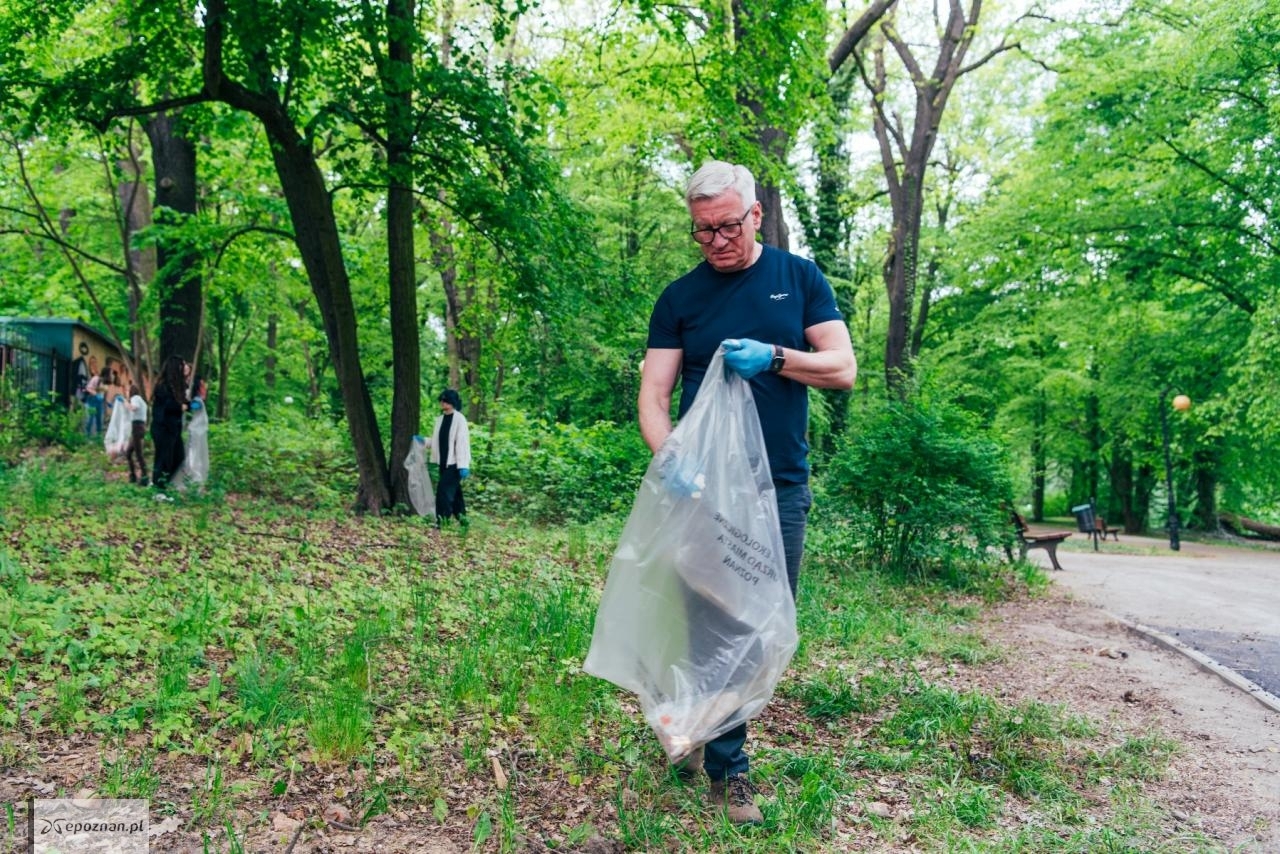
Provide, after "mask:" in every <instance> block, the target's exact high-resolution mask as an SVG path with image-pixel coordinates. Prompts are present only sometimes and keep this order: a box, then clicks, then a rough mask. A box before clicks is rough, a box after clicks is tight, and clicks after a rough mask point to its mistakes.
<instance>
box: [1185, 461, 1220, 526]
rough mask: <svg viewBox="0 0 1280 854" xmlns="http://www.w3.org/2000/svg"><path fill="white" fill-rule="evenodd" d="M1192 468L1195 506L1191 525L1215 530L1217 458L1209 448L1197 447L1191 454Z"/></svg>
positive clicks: (1217, 524) (1216, 521)
mask: <svg viewBox="0 0 1280 854" xmlns="http://www.w3.org/2000/svg"><path fill="white" fill-rule="evenodd" d="M1191 461H1192V465H1193V466H1194V467H1195V468H1194V473H1193V477H1194V479H1195V492H1196V506H1195V510H1194V511H1193V515H1192V517H1191V527H1193V528H1198V529H1200V530H1202V531H1209V532H1216V531H1218V529H1219V522H1218V498H1217V493H1218V477H1217V470H1218V465H1217V464H1218V459H1217V454H1216V453H1215V452H1214V451H1213V450H1212V449H1210V448H1198V449H1197V450H1196V451H1195V452H1194V453H1193V454H1192V455H1191Z"/></svg>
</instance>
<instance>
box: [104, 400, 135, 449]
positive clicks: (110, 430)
mask: <svg viewBox="0 0 1280 854" xmlns="http://www.w3.org/2000/svg"><path fill="white" fill-rule="evenodd" d="M132 438H133V422H132V420H131V419H130V417H129V407H128V406H126V405H125V402H124V398H123V397H117V398H116V401H115V404H114V405H113V406H112V407H111V420H110V421H108V422H107V432H106V433H104V434H103V436H102V444H103V446H104V447H105V448H106V449H107V456H108V457H110V458H111V459H113V460H123V459H124V456H125V454H126V453H127V452H128V450H129V442H130V440H131V439H132Z"/></svg>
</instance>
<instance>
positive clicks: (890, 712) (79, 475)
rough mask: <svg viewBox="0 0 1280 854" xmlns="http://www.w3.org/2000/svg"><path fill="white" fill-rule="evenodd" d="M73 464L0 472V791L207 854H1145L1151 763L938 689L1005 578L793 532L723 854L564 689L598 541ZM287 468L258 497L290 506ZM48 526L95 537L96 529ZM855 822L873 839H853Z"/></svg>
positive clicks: (580, 646)
mask: <svg viewBox="0 0 1280 854" xmlns="http://www.w3.org/2000/svg"><path fill="white" fill-rule="evenodd" d="M254 441H265V439H262V437H255V438H254ZM260 452H261V450H260V449H259V450H255V456H254V459H258V456H256V454H259V453H260ZM100 456H101V455H100V454H95V453H92V452H91V451H90V450H85V451H83V452H81V453H80V454H79V455H77V456H75V457H74V458H73V459H72V460H71V461H70V462H67V463H58V462H54V461H47V462H30V463H26V464H24V465H22V466H20V467H18V468H15V469H10V470H7V471H4V472H0V479H3V486H4V487H5V488H6V489H7V490H8V495H9V496H10V501H9V504H8V505H7V506H6V507H5V508H4V509H3V510H2V511H0V535H2V536H0V761H3V764H5V766H6V767H7V768H9V769H11V771H12V772H13V773H12V774H11V776H17V777H27V776H32V775H34V774H35V773H36V771H37V769H38V768H40V767H41V765H40V760H39V758H38V756H39V753H40V752H41V750H42V749H43V748H42V747H40V746H42V745H43V746H48V747H50V751H49V752H51V751H52V746H53V745H56V744H59V743H64V742H66V741H67V740H68V739H74V740H76V742H77V743H80V744H85V745H90V746H96V747H97V749H98V752H99V755H100V756H101V757H102V758H101V762H100V764H99V765H98V766H97V767H95V768H94V769H92V770H90V771H89V772H88V774H89V779H85V780H83V781H81V783H82V784H83V785H87V786H92V787H94V788H96V789H97V791H99V792H100V793H102V794H104V795H110V796H113V797H145V798H150V799H151V800H152V802H153V804H156V805H159V806H158V808H161V809H164V810H168V811H171V812H172V813H173V814H175V815H178V816H180V817H181V818H182V821H183V823H184V826H185V827H188V828H192V829H194V830H196V831H199V832H200V833H202V834H206V835H207V836H208V837H209V838H215V837H216V838H217V839H219V840H221V841H220V842H219V844H221V845H222V846H223V847H224V848H225V847H226V846H227V845H229V844H233V841H234V840H235V839H238V838H240V837H243V836H244V835H245V833H246V832H247V831H249V830H252V829H255V828H256V829H258V830H261V829H263V828H264V827H265V826H266V825H267V824H268V823H269V821H270V816H271V815H272V814H274V812H275V811H276V810H278V809H281V808H283V806H285V805H291V804H296V803H304V802H305V803H314V799H315V798H316V797H317V795H316V794H315V793H316V792H325V793H326V795H325V796H326V797H332V798H335V799H338V800H341V801H342V802H344V803H345V804H346V805H347V806H348V807H349V808H350V809H351V811H352V815H353V816H354V818H353V820H354V821H356V822H365V821H368V820H370V819H372V818H373V817H374V816H377V815H381V814H383V813H397V812H407V813H411V814H415V815H416V814H421V815H422V816H423V820H424V821H427V822H429V823H431V826H432V827H433V828H435V829H438V830H440V831H441V832H442V833H444V832H447V833H449V834H451V838H453V839H455V841H458V843H459V846H460V847H461V848H468V847H471V846H473V845H475V846H478V847H479V848H481V849H483V850H515V849H516V848H518V847H519V846H520V845H521V844H523V843H522V840H527V839H530V838H532V837H533V836H537V837H538V838H540V839H542V840H543V842H544V843H545V845H546V846H547V847H549V848H560V849H566V848H572V847H573V846H575V845H580V844H583V843H584V842H585V840H587V839H589V838H590V837H591V836H592V835H594V834H601V835H604V836H607V837H609V838H611V839H614V840H617V841H619V842H621V843H622V844H623V845H624V846H625V847H626V848H627V849H628V850H720V851H730V850H732V851H823V850H840V846H841V844H843V843H842V840H846V839H849V838H855V837H858V838H861V839H863V840H867V841H868V844H869V845H870V846H871V847H877V846H878V847H881V848H885V849H886V850H887V849H891V848H892V846H893V845H895V844H898V843H899V842H901V840H902V839H903V838H904V835H909V836H910V837H911V838H912V839H913V843H912V844H913V845H915V846H916V847H918V848H920V849H921V850H939V851H940V850H946V851H969V850H972V851H1010V852H1013V851H1018V852H1034V851H1085V850H1087V851H1094V850H1099V851H1105V850H1115V851H1131V850H1132V851H1138V850H1141V851H1163V850H1175V849H1173V848H1171V847H1170V846H1169V844H1168V843H1167V842H1166V841H1165V839H1164V837H1162V836H1161V833H1162V832H1163V831H1162V830H1161V828H1162V827H1164V826H1165V825H1163V824H1162V823H1161V821H1160V813H1159V810H1158V809H1156V808H1155V807H1153V806H1152V805H1151V804H1150V803H1148V802H1146V801H1144V800H1143V798H1142V795H1141V784H1142V783H1143V782H1145V781H1149V780H1152V779H1158V778H1159V777H1160V775H1162V774H1163V773H1164V772H1165V770H1166V769H1167V766H1168V761H1169V758H1170V757H1171V756H1172V755H1173V753H1174V751H1175V750H1176V745H1174V744H1172V743H1171V742H1169V741H1167V740H1165V739H1164V738H1162V737H1161V736H1160V735H1159V734H1158V733H1146V732H1141V733H1120V734H1117V733H1115V732H1113V731H1112V730H1111V729H1108V730H1107V732H1106V734H1105V736H1104V735H1102V734H1100V733H1099V729H1098V728H1097V727H1096V726H1095V725H1094V724H1093V723H1091V722H1089V721H1086V720H1082V719H1080V718H1078V717H1076V716H1073V715H1072V714H1071V713H1070V711H1069V710H1067V709H1061V708H1057V707H1052V706H1046V705H1043V704H1021V705H1010V704H1008V703H1006V702H1004V701H1002V700H1000V699H998V698H995V697H991V696H987V695H984V694H981V693H978V692H976V691H972V690H965V689H964V688H963V687H957V682H958V680H957V679H954V678H952V677H953V676H954V674H955V673H956V672H958V671H962V670H963V669H964V668H970V667H980V666H982V665H983V664H984V663H987V662H990V661H993V660H995V659H996V658H998V657H999V655H1000V654H1001V651H999V650H995V649H991V648H989V647H988V646H987V644H986V643H985V642H984V640H983V638H982V636H981V634H980V633H979V631H978V630H977V628H976V627H977V624H978V621H979V618H980V617H981V615H982V612H983V609H984V608H985V607H986V603H987V602H988V601H989V600H990V599H991V598H994V597H998V596H1001V595H1007V594H1009V593H1010V592H1011V591H1020V592H1023V593H1025V591H1026V590H1027V589H1028V588H1030V587H1033V586H1034V585H1035V584H1036V583H1037V579H1038V578H1039V576H1037V575H1036V571H1035V570H1034V569H1031V568H1027V567H1025V566H1014V567H1008V566H1007V565H1002V564H1000V563H999V562H998V561H997V562H993V564H992V565H991V566H990V567H987V568H986V569H984V570H983V571H982V572H971V573H966V577H967V578H968V579H969V581H968V583H967V584H964V585H957V584H955V583H953V581H948V580H945V579H943V580H940V581H937V582H934V583H930V584H927V585H916V584H910V583H907V582H906V581H904V580H903V579H902V578H901V577H900V576H894V575H884V574H879V573H875V572H869V571H867V570H865V569H864V568H863V567H861V566H860V565H859V563H858V560H857V552H856V550H853V551H851V550H850V541H849V540H848V539H847V537H845V536H844V535H843V534H842V533H841V532H840V531H838V530H836V531H834V532H833V531H826V530H823V529H822V527H821V526H822V522H821V520H820V519H816V518H815V523H814V528H813V530H812V536H811V538H810V550H809V554H808V562H807V566H806V570H805V573H804V574H803V576H802V580H801V595H800V601H799V611H798V620H799V627H800V634H801V638H802V640H801V646H800V649H799V650H798V652H797V655H796V657H795V659H794V661H793V666H792V668H791V670H790V671H789V672H788V674H787V676H786V677H785V678H784V680H783V682H782V684H781V685H780V686H779V688H778V691H777V695H776V697H775V701H774V703H773V704H772V705H771V706H770V708H769V710H768V711H767V712H766V714H765V715H764V717H763V719H762V720H761V721H760V722H758V723H756V724H753V725H752V733H753V741H752V745H751V750H752V753H753V762H754V765H753V777H754V779H755V780H756V781H757V782H758V783H759V784H760V786H761V788H762V790H763V792H764V794H765V798H764V800H763V811H764V814H765V825H764V826H763V827H761V828H754V829H741V828H734V827H730V826H728V825H727V824H726V823H725V822H724V821H723V820H721V819H720V818H718V817H717V815H716V814H715V813H713V812H712V811H709V810H708V809H706V807H705V806H704V798H705V788H704V787H703V786H701V785H698V784H692V785H690V784H686V783H683V782H681V781H679V780H678V779H676V776H675V775H674V774H673V773H672V772H671V770H670V768H669V767H668V765H667V763H666V761H665V758H664V757H663V755H662V752H661V750H660V749H659V747H658V744H657V741H656V739H655V738H654V737H653V735H652V734H651V733H650V732H649V730H648V728H647V726H646V725H645V724H644V722H643V720H642V719H641V718H640V716H639V715H638V714H637V713H636V709H635V704H634V702H633V701H632V699H631V698H630V697H628V696H627V695H625V694H624V693H623V692H621V691H618V690H616V689H614V688H613V687H612V686H610V685H608V684H605V683H603V682H601V681H600V680H598V679H594V678H592V677H589V676H587V675H586V674H584V673H583V672H582V670H581V665H582V661H583V659H584V657H585V655H586V652H587V648H588V646H589V644H590V639H591V632H592V627H593V621H594V617H595V609H596V605H597V603H598V600H599V593H600V589H601V586H602V585H603V581H604V577H605V573H606V572H607V567H608V564H609V560H610V556H611V553H612V549H613V548H614V546H615V544H616V542H617V537H618V534H619V531H620V524H619V523H618V522H617V521H616V520H615V521H608V520H606V521H598V522H594V523H590V524H582V525H574V526H570V527H564V528H537V527H528V526H524V525H520V524H517V523H504V522H500V521H497V520H494V519H484V518H482V516H481V515H477V517H476V518H475V519H474V520H473V524H472V525H471V527H470V528H469V529H468V530H466V531H462V530H457V529H454V530H448V531H444V532H437V531H436V530H435V529H434V528H433V527H432V526H427V525H422V524H420V522H419V520H417V519H415V518H407V517H394V516H391V517H352V516H349V515H346V514H345V513H343V512H341V511H340V510H335V508H334V506H333V503H332V502H331V501H329V500H328V499H325V500H318V501H312V502H310V503H309V506H301V507H300V506H290V505H289V504H288V503H286V502H283V501H282V500H263V499H257V498H250V497H246V496H245V495H243V494H241V493H238V492H235V491H225V492H218V491H217V490H216V489H211V490H210V492H209V493H208V494H206V495H204V496H182V497H180V498H179V500H177V501H174V502H172V503H169V502H166V503H160V502H155V501H154V500H153V499H152V498H151V497H150V495H149V494H148V493H147V492H146V491H144V490H140V489H137V488H130V487H129V486H128V485H127V484H125V483H123V482H122V481H121V480H120V478H119V472H118V471H114V470H112V469H110V468H109V467H108V466H107V465H106V464H105V463H103V462H100V461H99V457H100ZM306 459H309V458H308V457H305V455H304V456H300V457H299V458H298V459H297V460H295V459H286V460H283V461H279V462H277V463H275V464H274V465H275V467H274V468H273V471H275V472H277V473H280V474H281V476H282V477H286V478H288V479H300V478H302V477H303V472H302V471H301V469H300V466H301V465H302V462H301V461H304V460H306ZM290 482H292V481H290ZM279 498H280V497H279V496H277V499H279ZM68 506H103V507H112V508H113V511H112V516H111V520H110V523H109V524H107V523H105V522H103V523H94V522H92V521H91V522H90V523H89V524H85V520H84V519H82V518H79V517H72V516H71V515H70V514H66V513H65V512H63V511H62V509H61V508H65V507H68ZM33 744H34V745H36V748H35V749H33V746H32V745H33ZM495 765H496V766H497V767H499V768H501V769H503V772H504V774H505V776H506V778H507V786H506V788H499V787H498V786H497V785H496V783H495V770H494V769H495ZM299 792H304V793H308V794H306V795H299V794H298V793H299ZM1100 792H1105V793H1107V796H1108V797H1109V798H1110V802H1109V803H1108V804H1107V805H1106V808H1105V809H1101V810H1093V811H1092V812H1091V809H1092V807H1091V804H1092V803H1093V802H1094V801H1096V799H1097V796H1098V793H1100ZM1086 795H1089V796H1090V797H1086ZM306 798H311V800H310V801H307V800H305V799H306ZM297 799H301V800H297ZM877 800H883V801H885V802H887V803H890V804H892V807H893V809H894V810H895V811H896V815H897V818H895V819H882V818H878V817H875V816H869V815H868V814H867V813H866V812H865V809H864V807H865V805H866V804H867V803H868V802H872V801H877ZM1086 819H1088V820H1086ZM245 822H248V826H245V824H244V823H245ZM1183 841H1184V842H1185V845H1184V847H1183V848H1182V849H1177V850H1191V851H1194V850H1211V848H1209V847H1205V846H1207V845H1208V843H1206V842H1204V841H1203V840H1199V839H1196V838H1190V839H1189V841H1188V840H1183ZM234 844H239V843H238V842H235V843H234ZM1197 846H1200V847H1197ZM233 847H234V846H233Z"/></svg>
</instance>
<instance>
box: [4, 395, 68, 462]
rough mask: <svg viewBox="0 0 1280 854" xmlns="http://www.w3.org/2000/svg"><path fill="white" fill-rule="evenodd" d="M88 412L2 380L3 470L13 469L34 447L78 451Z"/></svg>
mask: <svg viewBox="0 0 1280 854" xmlns="http://www.w3.org/2000/svg"><path fill="white" fill-rule="evenodd" d="M83 425H84V411H83V410H82V409H81V408H80V407H79V406H74V405H73V406H71V407H70V408H67V407H64V406H63V405H62V404H60V403H58V402H57V401H56V400H54V399H53V398H52V397H49V396H46V395H42V394H39V393H37V392H32V391H28V392H22V391H19V390H18V389H16V388H14V386H13V383H12V382H11V381H10V379H9V378H8V377H0V466H3V465H13V464H14V463H16V462H17V461H18V459H19V458H20V457H21V456H22V452H23V451H24V450H26V449H28V448H30V447H32V446H35V447H48V446H50V445H58V446H61V447H63V448H78V447H80V446H82V445H83V444H84V441H85V439H84V433H83V432H82V427H83Z"/></svg>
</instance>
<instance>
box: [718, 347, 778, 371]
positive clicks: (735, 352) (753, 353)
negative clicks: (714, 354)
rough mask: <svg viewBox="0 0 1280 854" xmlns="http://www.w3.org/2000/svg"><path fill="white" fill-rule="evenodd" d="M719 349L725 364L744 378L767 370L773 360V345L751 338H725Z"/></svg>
mask: <svg viewBox="0 0 1280 854" xmlns="http://www.w3.org/2000/svg"><path fill="white" fill-rule="evenodd" d="M720 349H721V350H723V351H724V363H725V365H726V366H727V367H728V368H729V370H731V371H733V372H734V373H735V374H737V375H738V376H740V377H742V378H743V379H744V380H749V379H751V378H752V377H754V376H755V375H756V374H758V373H760V372H761V371H766V370H768V369H769V363H770V362H772V361H773V347H772V346H770V345H768V344H764V343H762V342H760V341H756V340H754V339H751V338H726V339H725V340H724V341H721V342H720Z"/></svg>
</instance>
